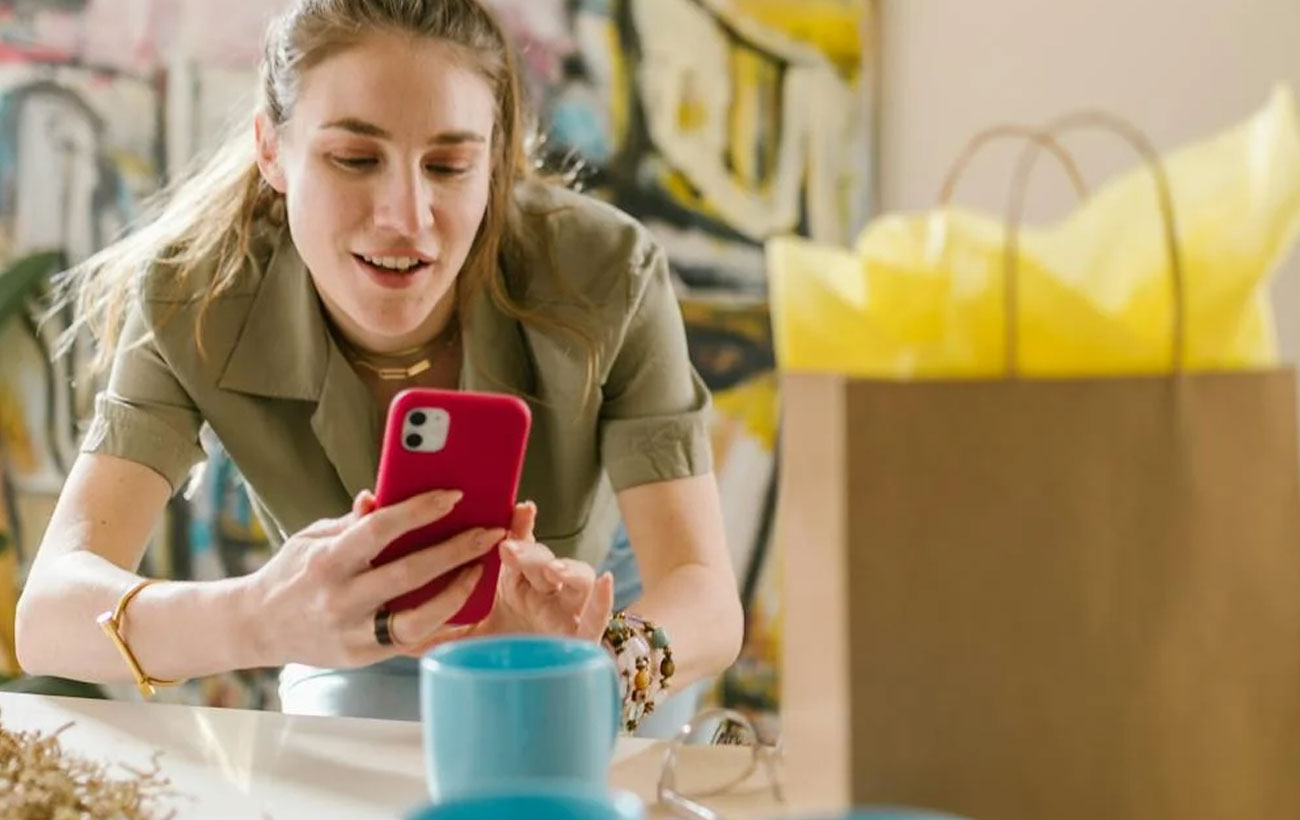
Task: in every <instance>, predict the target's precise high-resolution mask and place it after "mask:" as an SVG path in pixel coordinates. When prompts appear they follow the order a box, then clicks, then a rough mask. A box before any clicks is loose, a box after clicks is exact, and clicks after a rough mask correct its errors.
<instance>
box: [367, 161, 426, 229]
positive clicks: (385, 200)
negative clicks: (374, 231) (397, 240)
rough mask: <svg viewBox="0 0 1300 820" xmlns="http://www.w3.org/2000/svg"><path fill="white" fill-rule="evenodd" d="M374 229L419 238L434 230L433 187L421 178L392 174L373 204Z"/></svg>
mask: <svg viewBox="0 0 1300 820" xmlns="http://www.w3.org/2000/svg"><path fill="white" fill-rule="evenodd" d="M375 227H376V228H380V229H383V230H389V231H393V232H395V233H399V234H401V235H402V236H418V235H419V234H421V233H424V232H425V231H427V230H429V229H430V228H431V227H433V186H432V185H431V184H430V183H429V181H428V180H427V179H425V178H424V175H423V174H419V173H411V172H406V171H399V170H395V171H394V172H392V173H390V174H388V175H387V179H386V180H385V184H384V188H383V190H382V191H381V192H380V195H379V197H378V200H377V201H376V203H375Z"/></svg>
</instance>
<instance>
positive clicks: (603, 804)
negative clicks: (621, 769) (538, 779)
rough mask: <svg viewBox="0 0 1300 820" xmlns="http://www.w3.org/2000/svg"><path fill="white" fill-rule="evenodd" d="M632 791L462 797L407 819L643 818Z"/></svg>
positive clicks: (566, 789)
mask: <svg viewBox="0 0 1300 820" xmlns="http://www.w3.org/2000/svg"><path fill="white" fill-rule="evenodd" d="M644 818H645V804H644V803H642V802H641V799H640V798H638V797H637V796H636V795H635V794H632V793H631V792H625V791H608V790H604V789H591V788H584V787H578V786H550V787H546V786H541V787H537V788H534V789H529V790H521V791H513V792H503V793H499V794H481V795H478V796H477V797H462V798H459V799H456V800H449V801H447V802H445V803H439V804H437V805H433V806H429V807H427V808H424V809H421V810H420V811H417V812H416V813H415V814H412V815H410V816H408V817H407V820H644Z"/></svg>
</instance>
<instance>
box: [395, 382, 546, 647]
mask: <svg viewBox="0 0 1300 820" xmlns="http://www.w3.org/2000/svg"><path fill="white" fill-rule="evenodd" d="M531 423H532V417H531V413H530V412H529V409H528V405H527V404H526V403H524V402H523V401H522V400H520V399H518V398H516V397H514V396H508V395H503V394H497V393H475V392H467V391H456V390H435V389H432V388H412V389H410V390H405V391H403V392H401V393H399V394H398V395H397V396H395V397H394V398H393V401H392V403H391V404H390V405H389V409H388V419H387V422H386V426H385V429H384V443H383V448H382V450H381V451H380V456H379V475H378V478H377V481H376V485H375V497H376V501H377V502H378V505H379V506H380V507H386V506H390V505H392V504H395V503H398V502H400V501H404V500H406V499H408V498H411V497H412V496H416V495H419V494H421V493H425V492H428V491H430V490H438V489H446V490H460V491H461V492H462V493H464V497H463V498H461V500H460V502H459V503H457V505H456V506H455V507H454V508H453V509H452V511H451V512H450V513H449V514H448V515H447V516H445V517H444V518H442V519H440V520H438V521H435V522H433V523H431V524H429V525H427V526H424V527H421V528H420V529H417V530H413V531H411V532H408V533H406V534H405V535H403V536H402V537H400V538H398V539H397V540H395V541H393V542H392V543H391V544H389V545H388V546H387V547H385V548H384V549H383V550H382V551H381V552H380V553H379V555H377V556H376V557H375V558H374V559H373V560H372V562H371V564H372V565H373V566H378V565H380V564H384V563H387V562H390V561H393V560H395V559H397V558H400V557H402V556H404V555H408V554H410V553H412V552H414V551H416V550H419V549H423V548H426V547H431V546H434V545H437V544H440V543H442V542H443V541H446V540H447V539H449V538H452V537H453V536H455V535H457V534H459V533H461V532H464V531H465V530H467V529H473V528H476V527H487V528H494V527H502V528H507V529H508V528H509V527H510V523H511V519H512V518H513V516H514V508H515V501H516V493H517V492H518V489H519V477H520V474H521V472H522V470H523V464H524V453H525V451H526V449H527V445H528V431H529V427H530V425H531ZM477 560H478V562H479V563H481V564H482V565H483V575H482V577H481V578H480V579H479V582H478V585H477V586H476V587H475V589H474V591H473V593H472V594H471V595H470V597H469V600H468V601H466V602H465V605H464V606H463V607H461V609H460V610H459V611H458V612H457V613H456V614H455V615H453V616H452V618H451V619H450V621H448V623H451V624H457V625H464V624H474V623H478V622H479V621H481V620H483V619H484V618H485V617H487V615H488V613H490V612H491V611H492V604H493V602H494V600H495V598H496V590H497V578H498V576H499V575H500V571H501V554H500V551H499V547H493V548H492V550H491V551H490V552H488V553H487V554H485V555H484V556H483V557H482V558H479V559H477ZM471 565H472V564H471ZM471 565H467V566H471ZM454 578H455V573H450V574H449V575H447V576H444V577H440V578H436V579H434V580H432V581H430V582H429V583H428V584H425V585H424V586H422V587H420V588H418V589H415V590H412V591H410V592H407V593H405V594H402V595H398V596H396V597H394V598H393V599H392V600H391V601H389V603H388V606H389V608H390V609H392V610H393V611H398V610H402V609H409V608H412V607H415V606H419V605H420V604H422V603H424V602H425V601H428V600H429V599H430V598H432V597H433V596H434V595H436V594H438V593H439V592H440V591H441V590H443V589H444V588H445V587H446V586H447V584H448V583H450V582H451V581H452V580H453V579H454Z"/></svg>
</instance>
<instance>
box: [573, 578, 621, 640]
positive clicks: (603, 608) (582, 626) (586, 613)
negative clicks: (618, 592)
mask: <svg viewBox="0 0 1300 820" xmlns="http://www.w3.org/2000/svg"><path fill="white" fill-rule="evenodd" d="M613 613H614V576H613V575H611V574H610V573H608V572H606V573H603V574H602V575H601V576H600V577H599V578H597V579H596V586H595V587H594V588H593V589H592V591H591V597H590V598H588V599H587V605H586V607H584V608H583V610H582V615H581V616H579V618H578V633H577V634H578V637H580V638H585V639H587V640H591V641H594V640H596V639H598V638H599V637H600V636H601V635H603V634H604V633H605V626H606V625H607V624H608V623H609V618H610V616H611V615H612V614H613Z"/></svg>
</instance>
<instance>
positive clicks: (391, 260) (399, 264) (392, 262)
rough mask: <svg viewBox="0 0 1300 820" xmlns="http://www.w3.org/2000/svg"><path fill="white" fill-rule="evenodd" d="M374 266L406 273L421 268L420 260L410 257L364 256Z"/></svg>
mask: <svg viewBox="0 0 1300 820" xmlns="http://www.w3.org/2000/svg"><path fill="white" fill-rule="evenodd" d="M361 258H362V259H364V260H366V261H367V262H369V263H370V264H372V265H375V266H376V267H380V268H388V269H389V270H396V271H404V270H410V269H411V268H414V267H417V266H419V265H420V264H421V263H420V260H419V259H415V258H413V257H410V256H362V257H361Z"/></svg>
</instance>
